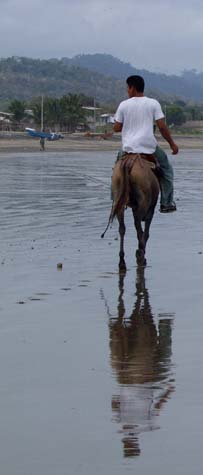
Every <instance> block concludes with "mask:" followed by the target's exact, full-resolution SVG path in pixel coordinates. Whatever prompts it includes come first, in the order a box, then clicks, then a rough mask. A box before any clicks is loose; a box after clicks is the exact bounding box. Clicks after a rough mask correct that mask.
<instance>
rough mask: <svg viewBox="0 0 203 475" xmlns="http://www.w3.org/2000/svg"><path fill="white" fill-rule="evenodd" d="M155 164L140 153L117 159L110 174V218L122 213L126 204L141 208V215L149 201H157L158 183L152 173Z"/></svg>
mask: <svg viewBox="0 0 203 475" xmlns="http://www.w3.org/2000/svg"><path fill="white" fill-rule="evenodd" d="M155 167H156V165H155V164H154V163H153V162H152V160H149V161H146V160H145V159H143V157H142V156H141V155H140V154H126V155H125V156H124V157H123V158H121V159H120V160H118V161H117V163H116V165H115V167H114V169H113V175H112V192H113V199H114V205H113V211H112V219H113V218H114V217H115V216H116V215H117V216H119V215H120V214H122V213H123V211H124V209H125V208H126V207H127V206H130V207H134V208H135V207H136V208H139V207H140V208H142V210H143V213H142V214H143V216H144V214H145V209H147V208H148V207H149V205H150V201H152V204H153V201H154V205H155V204H156V201H157V196H158V192H159V185H158V181H157V178H156V177H155V175H154V173H153V169H155Z"/></svg>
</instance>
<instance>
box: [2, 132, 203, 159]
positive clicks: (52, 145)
mask: <svg viewBox="0 0 203 475" xmlns="http://www.w3.org/2000/svg"><path fill="white" fill-rule="evenodd" d="M173 139H174V140H175V142H176V143H177V145H178V146H179V150H180V152H181V150H194V149H195V150H197V149H202V148H203V136H202V137H197V136H196V137H194V136H189V135H188V136H184V135H173ZM157 141H158V144H159V145H160V146H161V147H162V148H164V149H166V150H168V152H169V153H170V148H169V145H168V144H167V143H166V142H165V141H164V140H162V139H161V138H160V137H157ZM119 148H121V139H120V136H113V137H112V138H108V139H105V140H104V139H103V138H101V137H99V136H95V137H91V138H90V137H85V136H84V135H82V134H72V135H68V136H66V137H64V139H62V140H58V141H54V142H48V141H46V143H45V151H46V152H62V153H65V152H79V151H84V152H89V151H90V152H91V151H101V152H102V151H104V152H105V151H106V152H108V151H115V152H116V151H117V150H118V149H119ZM23 152H29V153H37V152H41V151H40V144H39V139H35V138H31V137H27V136H25V135H23V136H21V135H20V134H15V135H14V134H12V135H11V136H10V135H9V136H6V135H3V136H2V135H0V154H2V153H23Z"/></svg>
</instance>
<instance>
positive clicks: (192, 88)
mask: <svg viewBox="0 0 203 475" xmlns="http://www.w3.org/2000/svg"><path fill="white" fill-rule="evenodd" d="M131 74H140V75H143V76H144V78H145V82H146V92H147V93H148V94H149V95H151V96H154V97H157V98H158V99H160V100H173V99H174V98H180V99H182V100H184V101H186V102H188V101H193V102H199V103H200V102H203V73H197V72H196V71H194V70H191V71H185V72H184V73H183V74H182V75H181V76H176V75H166V74H159V73H153V72H149V71H147V70H139V69H136V68H135V67H133V66H132V65H131V64H129V63H124V62H122V61H120V60H119V59H117V58H114V57H113V56H111V55H107V54H94V55H89V54H87V55H79V56H75V57H74V58H62V59H60V60H59V59H50V60H40V59H31V58H23V57H22V58H21V57H11V58H7V59H1V60H0V102H1V104H6V103H7V102H8V101H10V100H12V99H20V100H30V99H32V98H33V97H36V96H40V95H41V94H44V95H47V96H52V97H60V96H62V95H66V94H68V93H74V94H75V93H76V94H77V93H83V94H85V95H87V96H92V97H94V98H95V99H96V100H98V101H99V102H100V103H105V104H114V105H116V104H118V102H119V101H120V100H122V99H124V98H125V97H126V87H125V78H126V77H127V76H129V75H131Z"/></svg>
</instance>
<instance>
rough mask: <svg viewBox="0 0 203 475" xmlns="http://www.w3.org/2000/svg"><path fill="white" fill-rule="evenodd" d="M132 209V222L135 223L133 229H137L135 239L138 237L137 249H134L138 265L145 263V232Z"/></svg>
mask: <svg viewBox="0 0 203 475" xmlns="http://www.w3.org/2000/svg"><path fill="white" fill-rule="evenodd" d="M132 211H133V217H134V223H135V229H136V231H137V239H138V249H137V251H136V259H137V263H138V265H145V264H146V259H145V247H146V242H145V234H144V231H143V229H142V224H141V219H140V218H139V217H138V216H137V213H136V211H135V210H132Z"/></svg>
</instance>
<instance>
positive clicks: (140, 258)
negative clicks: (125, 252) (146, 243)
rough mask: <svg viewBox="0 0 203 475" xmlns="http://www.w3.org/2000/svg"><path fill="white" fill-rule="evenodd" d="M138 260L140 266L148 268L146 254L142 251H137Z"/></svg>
mask: <svg viewBox="0 0 203 475" xmlns="http://www.w3.org/2000/svg"><path fill="white" fill-rule="evenodd" d="M136 259H137V264H138V266H146V263H147V261H146V259H145V254H144V251H143V250H142V249H137V251H136Z"/></svg>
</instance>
